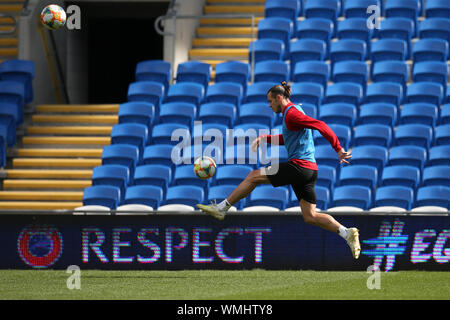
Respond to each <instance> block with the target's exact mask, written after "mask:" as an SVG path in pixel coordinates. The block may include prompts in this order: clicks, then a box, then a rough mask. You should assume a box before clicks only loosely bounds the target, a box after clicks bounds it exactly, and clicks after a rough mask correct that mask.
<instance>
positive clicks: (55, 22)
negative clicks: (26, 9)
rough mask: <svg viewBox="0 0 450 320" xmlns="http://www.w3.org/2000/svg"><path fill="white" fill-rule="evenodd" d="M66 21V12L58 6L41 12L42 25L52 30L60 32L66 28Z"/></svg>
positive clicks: (49, 6)
mask: <svg viewBox="0 0 450 320" xmlns="http://www.w3.org/2000/svg"><path fill="white" fill-rule="evenodd" d="M66 19H67V15H66V12H65V11H64V9H63V8H61V7H60V6H58V5H56V4H50V5H48V6H46V7H45V8H44V9H43V10H42V12H41V23H42V24H43V25H44V26H45V27H46V28H47V29H50V30H58V29H59V28H61V27H62V26H64V25H65V24H66Z"/></svg>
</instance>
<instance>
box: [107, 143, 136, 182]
mask: <svg viewBox="0 0 450 320" xmlns="http://www.w3.org/2000/svg"><path fill="white" fill-rule="evenodd" d="M138 163H139V148H138V147H137V146H133V145H130V144H111V145H108V146H105V147H104V148H103V152H102V165H106V164H119V165H123V166H126V167H127V168H128V169H129V171H130V181H129V184H132V183H133V177H134V170H135V168H136V165H137V164H138Z"/></svg>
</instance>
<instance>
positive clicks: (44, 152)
mask: <svg viewBox="0 0 450 320" xmlns="http://www.w3.org/2000/svg"><path fill="white" fill-rule="evenodd" d="M118 110H119V105H118V104H117V105H116V104H113V105H110V104H105V105H38V106H37V109H36V111H37V112H36V114H34V115H33V116H32V121H31V125H29V126H28V127H27V128H26V132H25V135H24V136H23V138H22V139H18V144H17V146H16V148H15V149H13V150H12V153H13V159H12V161H11V162H10V164H9V165H8V166H7V168H5V169H4V170H2V171H1V175H2V178H3V179H4V180H3V188H2V190H0V210H20V209H22V210H58V209H68V210H71V209H74V208H76V207H79V206H81V205H82V199H83V190H84V188H85V187H88V186H90V185H91V178H92V170H93V168H94V167H96V166H99V165H101V156H102V152H103V148H104V146H106V145H109V144H110V140H111V139H110V135H111V130H112V127H113V125H114V124H117V123H118V115H117V114H118Z"/></svg>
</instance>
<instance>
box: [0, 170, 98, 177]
mask: <svg viewBox="0 0 450 320" xmlns="http://www.w3.org/2000/svg"><path fill="white" fill-rule="evenodd" d="M3 176H5V177H7V178H8V179H38V178H39V179H63V178H65V179H91V178H92V169H83V170H77V169H75V170H74V169H71V170H69V169H52V170H49V169H7V170H4V171H3Z"/></svg>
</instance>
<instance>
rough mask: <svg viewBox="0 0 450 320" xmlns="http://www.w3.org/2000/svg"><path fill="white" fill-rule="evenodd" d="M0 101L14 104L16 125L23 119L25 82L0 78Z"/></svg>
mask: <svg viewBox="0 0 450 320" xmlns="http://www.w3.org/2000/svg"><path fill="white" fill-rule="evenodd" d="M0 103H10V104H14V105H15V106H16V107H15V109H16V110H17V115H18V118H17V123H16V124H17V125H21V124H22V123H23V121H24V104H25V84H24V83H22V82H17V81H12V80H0Z"/></svg>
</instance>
